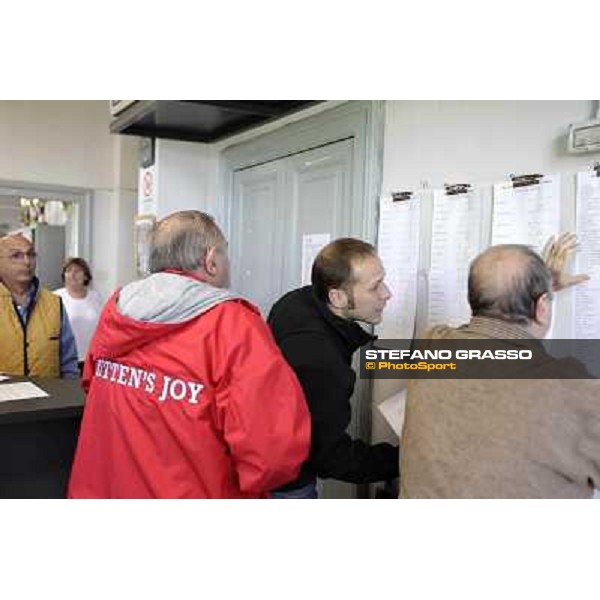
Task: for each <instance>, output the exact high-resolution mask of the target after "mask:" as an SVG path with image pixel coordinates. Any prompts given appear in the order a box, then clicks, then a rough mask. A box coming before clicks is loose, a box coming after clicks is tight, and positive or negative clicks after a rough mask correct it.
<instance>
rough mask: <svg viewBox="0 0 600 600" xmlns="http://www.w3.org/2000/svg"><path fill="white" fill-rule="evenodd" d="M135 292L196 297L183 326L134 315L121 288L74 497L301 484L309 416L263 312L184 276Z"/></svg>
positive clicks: (90, 386)
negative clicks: (126, 309) (298, 477)
mask: <svg viewBox="0 0 600 600" xmlns="http://www.w3.org/2000/svg"><path fill="white" fill-rule="evenodd" d="M161 276H162V277H161ZM153 278H154V283H153V285H154V287H148V286H149V284H150V283H152V282H148V280H152V279H153ZM165 278H166V279H165ZM173 278H178V279H173ZM173 282H174V284H173ZM134 285H137V286H138V288H137V290H138V291H139V290H140V289H141V290H142V291H143V296H144V298H148V297H152V295H155V296H156V297H159V296H161V294H167V295H168V292H165V289H166V290H169V289H170V288H169V286H171V288H173V289H174V292H173V294H172V297H170V298H168V301H169V302H171V303H172V302H173V298H176V300H175V301H176V302H179V298H183V297H185V298H187V305H186V306H184V310H183V312H182V314H183V315H184V316H183V317H181V318H182V319H183V320H179V321H177V322H172V321H171V322H161V320H160V319H161V317H158V318H154V317H152V318H151V320H138V319H135V318H132V317H131V316H126V315H124V314H123V311H122V310H121V306H120V302H119V292H117V293H115V295H114V296H113V297H112V298H111V299H110V301H109V302H108V303H107V305H106V307H105V309H104V311H103V313H102V316H101V318H100V322H99V325H98V328H97V330H96V333H95V336H94V339H93V340H92V344H91V347H90V351H89V354H88V356H87V360H86V364H85V370H84V377H83V386H84V388H85V389H86V391H87V392H88V395H87V399H86V405H85V410H84V416H83V421H82V425H81V432H80V436H79V442H78V447H77V451H76V455H75V460H74V464H73V470H72V472H71V479H70V482H69V497H71V498H257V497H266V496H268V491H269V490H271V489H274V488H277V487H278V486H280V485H282V484H284V483H286V482H288V481H290V480H292V479H294V477H296V475H297V473H298V471H299V468H300V465H301V464H302V462H303V461H304V460H306V458H307V456H308V452H309V443H310V417H309V413H308V409H307V407H306V403H305V400H304V396H303V392H302V389H301V387H300V385H299V383H298V381H297V379H296V376H295V374H294V373H293V371H292V370H291V368H290V367H289V366H288V365H287V363H286V362H285V359H284V358H283V356H282V355H281V353H280V351H279V349H278V348H277V346H276V345H275V343H274V341H273V338H272V336H271V333H270V331H269V329H268V327H267V326H266V325H265V323H264V321H263V320H262V318H261V316H260V313H258V311H257V310H256V309H255V308H254V307H253V306H252V305H251V304H249V303H248V302H246V301H244V300H241V299H239V298H235V297H233V296H232V295H231V294H229V293H228V292H224V291H222V290H216V289H215V288H212V287H211V286H208V285H207V284H204V283H201V282H197V281H194V280H193V279H191V278H189V277H186V276H185V275H183V274H177V273H168V274H167V273H161V274H157V275H154V276H151V277H149V278H147V279H146V280H143V281H142V282H135V283H134V284H130V286H134ZM130 286H127V287H126V288H124V290H122V291H121V293H123V291H125V290H127V289H128V287H130ZM144 286H146V287H144ZM165 286H166V287H165ZM173 286H174V287H173ZM177 286H180V287H181V286H185V290H184V291H183V292H182V291H181V290H182V289H183V288H181V289H178V288H177ZM136 293H137V292H136ZM134 295H135V294H134ZM130 296H131V295H130ZM196 296H197V298H196ZM137 297H138V298H139V297H140V296H139V295H138V296H137ZM190 298H193V299H192V300H191V301H190ZM144 302H147V299H146V300H144ZM158 302H159V303H160V302H161V300H160V299H159V300H158ZM182 302H183V303H184V304H185V302H186V300H184V301H182ZM165 306H168V308H169V309H170V308H171V304H169V305H167V304H165ZM190 307H191V308H192V310H190ZM163 308H164V307H163ZM186 311H187V312H186ZM134 312H135V310H134ZM158 313H160V311H157V314H158ZM171 316H172V314H171ZM163 317H164V315H163ZM188 317H191V318H188ZM145 318H146V317H145ZM163 321H164V318H163Z"/></svg>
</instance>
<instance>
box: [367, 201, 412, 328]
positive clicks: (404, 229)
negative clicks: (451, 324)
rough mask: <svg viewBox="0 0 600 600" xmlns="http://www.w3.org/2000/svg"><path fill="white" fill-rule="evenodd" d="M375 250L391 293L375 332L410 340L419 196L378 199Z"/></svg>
mask: <svg viewBox="0 0 600 600" xmlns="http://www.w3.org/2000/svg"><path fill="white" fill-rule="evenodd" d="M379 207H380V211H379V234H378V242H377V251H378V254H379V257H380V258H381V262H382V263H383V267H384V269H385V271H386V277H385V282H386V285H387V286H388V287H389V288H390V291H391V292H392V298H391V299H390V300H389V301H388V303H387V305H386V308H385V310H384V312H383V321H382V322H381V324H380V325H379V326H378V327H377V331H376V332H377V335H378V336H379V337H380V338H387V339H404V340H406V339H412V337H413V332H414V327H415V315H416V303H417V270H418V266H419V227H420V216H421V203H420V200H419V198H418V197H415V196H413V197H412V198H410V199H409V200H400V201H395V202H394V201H393V200H392V199H391V197H384V198H382V199H381V201H380V205H379Z"/></svg>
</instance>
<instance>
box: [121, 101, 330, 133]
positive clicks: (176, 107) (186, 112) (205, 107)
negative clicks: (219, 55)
mask: <svg viewBox="0 0 600 600" xmlns="http://www.w3.org/2000/svg"><path fill="white" fill-rule="evenodd" d="M114 102H125V101H122V100H121V101H114ZM318 102H322V101H321V100H136V101H134V102H131V101H127V104H126V105H125V106H126V108H124V109H123V110H121V111H118V112H117V116H116V117H115V118H113V120H112V122H111V124H110V131H111V133H121V134H125V135H139V136H144V137H157V138H169V139H173V140H186V141H191V142H214V141H217V140H221V139H223V138H225V137H228V136H231V135H234V134H236V133H240V132H241V131H245V130H247V129H251V128H253V127H258V126H259V125H263V124H265V123H268V122H270V121H274V120H276V119H280V118H281V117H283V116H285V115H289V114H291V113H293V112H296V111H298V110H301V109H303V108H308V107H309V106H312V105H313V104H317V103H318ZM111 106H112V105H111Z"/></svg>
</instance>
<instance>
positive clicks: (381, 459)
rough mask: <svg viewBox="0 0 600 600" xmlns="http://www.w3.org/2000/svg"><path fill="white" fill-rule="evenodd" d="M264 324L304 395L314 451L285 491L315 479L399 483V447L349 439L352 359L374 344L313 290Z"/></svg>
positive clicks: (297, 293)
mask: <svg viewBox="0 0 600 600" xmlns="http://www.w3.org/2000/svg"><path fill="white" fill-rule="evenodd" d="M268 323H269V325H270V327H271V329H272V331H273V334H274V336H275V340H276V342H277V344H278V345H279V347H280V348H281V351H282V352H283V355H284V356H285V358H286V360H287V361H288V363H289V364H290V366H291V367H292V368H293V369H294V371H295V372H296V375H297V377H298V379H299V381H300V384H301V385H302V388H303V389H304V394H305V396H306V400H307V403H308V407H309V410H310V414H311V418H312V446H311V452H310V456H309V459H308V461H307V462H306V463H305V464H304V465H303V467H302V470H301V471H300V475H299V477H298V478H297V479H296V480H295V481H293V482H291V483H289V484H288V485H286V486H284V487H283V488H281V489H283V490H289V489H295V488H298V487H302V486H304V485H306V484H307V483H309V482H311V481H314V479H315V477H317V476H318V477H320V478H323V479H325V478H332V479H338V480H340V481H347V482H350V483H371V482H374V481H383V480H388V479H394V478H396V477H398V468H399V467H398V461H399V456H398V447H397V446H392V445H391V444H385V443H382V444H375V445H372V446H370V445H368V444H366V443H365V442H363V441H361V440H353V439H352V438H351V437H350V436H349V435H348V434H347V433H346V428H347V427H348V425H349V423H350V420H351V416H352V414H351V410H352V409H351V406H350V397H351V396H352V392H353V391H354V383H355V381H356V374H355V372H354V371H353V370H352V368H351V366H350V365H351V361H352V355H353V354H354V352H355V351H356V350H357V349H358V348H359V347H360V346H364V345H365V344H367V343H368V342H370V341H372V340H373V339H374V338H373V336H371V335H369V334H368V333H366V332H365V331H364V329H362V327H360V325H358V324H357V323H355V322H353V321H347V320H345V319H342V318H341V317H338V316H337V315H335V314H334V313H332V312H331V311H330V310H329V309H328V308H327V306H326V305H325V303H323V302H321V301H320V300H318V299H317V298H316V296H315V295H314V294H313V292H312V288H311V286H306V287H303V288H300V289H297V290H294V291H292V292H289V293H288V294H286V295H285V296H283V297H282V298H281V299H280V300H278V301H277V302H276V303H275V305H274V306H273V308H272V309H271V312H270V314H269V318H268Z"/></svg>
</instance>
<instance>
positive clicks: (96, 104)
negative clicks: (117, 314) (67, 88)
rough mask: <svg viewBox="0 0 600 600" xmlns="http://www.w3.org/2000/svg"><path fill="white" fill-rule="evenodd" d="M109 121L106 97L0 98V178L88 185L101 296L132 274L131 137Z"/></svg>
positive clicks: (133, 175)
mask: <svg viewBox="0 0 600 600" xmlns="http://www.w3.org/2000/svg"><path fill="white" fill-rule="evenodd" d="M109 124H110V114H109V109H108V101H106V100H99V101H25V100H23V101H0V182H16V183H23V184H37V185H58V186H64V187H74V188H82V189H86V190H90V191H91V192H92V215H93V218H92V254H91V256H90V261H91V266H92V270H93V272H94V280H95V281H94V284H95V286H96V288H97V289H98V290H99V291H100V293H101V294H103V295H104V296H106V295H107V294H108V293H109V292H110V291H112V289H113V288H114V287H115V286H116V285H118V284H121V283H124V282H125V281H127V280H129V279H130V278H131V277H132V274H133V240H132V234H131V231H132V230H133V225H132V222H131V225H130V220H131V221H132V219H133V214H135V195H136V188H137V138H131V137H126V136H113V135H111V134H110V132H109ZM132 196H133V200H132ZM132 207H133V211H132ZM119 230H120V231H121V235H120V236H119V235H118V234H117V231H119ZM129 238H130V239H129Z"/></svg>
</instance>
